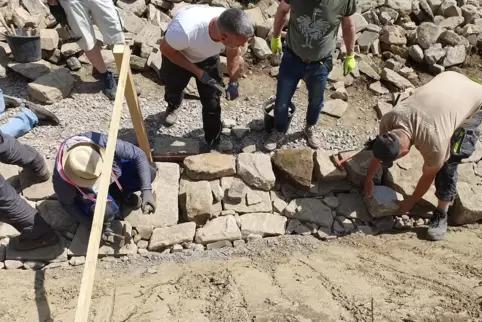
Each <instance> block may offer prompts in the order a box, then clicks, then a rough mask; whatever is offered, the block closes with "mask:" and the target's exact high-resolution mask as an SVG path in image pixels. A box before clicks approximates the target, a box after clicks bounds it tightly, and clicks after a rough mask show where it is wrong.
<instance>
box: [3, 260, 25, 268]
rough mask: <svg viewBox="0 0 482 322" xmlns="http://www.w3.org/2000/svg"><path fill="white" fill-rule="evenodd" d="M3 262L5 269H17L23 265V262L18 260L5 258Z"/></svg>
mask: <svg viewBox="0 0 482 322" xmlns="http://www.w3.org/2000/svg"><path fill="white" fill-rule="evenodd" d="M4 264H5V268H6V269H19V268H22V267H23V262H22V261H19V260H6V261H5V263H4Z"/></svg>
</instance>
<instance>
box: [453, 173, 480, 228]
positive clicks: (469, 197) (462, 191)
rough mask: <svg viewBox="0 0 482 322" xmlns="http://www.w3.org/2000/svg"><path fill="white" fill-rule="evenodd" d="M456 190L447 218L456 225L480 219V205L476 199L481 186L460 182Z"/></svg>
mask: <svg viewBox="0 0 482 322" xmlns="http://www.w3.org/2000/svg"><path fill="white" fill-rule="evenodd" d="M457 191H458V195H457V198H456V201H455V203H454V206H453V208H452V209H451V210H450V216H449V220H450V221H451V222H452V223H453V224H456V225H465V224H471V223H475V222H477V221H478V220H480V219H482V207H481V204H480V202H479V200H477V199H478V197H479V196H480V195H479V193H481V192H482V186H476V185H471V184H468V183H466V182H460V183H459V184H458V186H457ZM479 199H480V198H479Z"/></svg>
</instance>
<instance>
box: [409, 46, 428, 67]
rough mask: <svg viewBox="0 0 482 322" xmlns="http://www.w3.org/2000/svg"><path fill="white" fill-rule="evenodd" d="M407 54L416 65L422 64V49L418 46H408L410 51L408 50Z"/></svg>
mask: <svg viewBox="0 0 482 322" xmlns="http://www.w3.org/2000/svg"><path fill="white" fill-rule="evenodd" d="M408 54H409V55H410V57H411V58H412V59H413V60H414V61H416V62H417V63H422V62H423V57H424V56H423V49H422V48H421V47H420V46H419V45H413V46H410V49H409V50H408Z"/></svg>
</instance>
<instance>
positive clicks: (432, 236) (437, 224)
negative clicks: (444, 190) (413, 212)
mask: <svg viewBox="0 0 482 322" xmlns="http://www.w3.org/2000/svg"><path fill="white" fill-rule="evenodd" d="M446 233H447V214H446V213H442V212H440V211H438V210H435V211H434V213H433V217H432V219H431V220H430V223H429V225H428V230H427V240H433V241H437V240H442V239H443V238H444V237H445V234H446Z"/></svg>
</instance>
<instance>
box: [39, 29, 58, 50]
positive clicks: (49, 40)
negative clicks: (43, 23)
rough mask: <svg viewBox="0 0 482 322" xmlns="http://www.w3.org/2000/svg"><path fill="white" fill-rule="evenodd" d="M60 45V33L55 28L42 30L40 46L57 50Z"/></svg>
mask: <svg viewBox="0 0 482 322" xmlns="http://www.w3.org/2000/svg"><path fill="white" fill-rule="evenodd" d="M58 45H59V33H58V32H57V30H55V29H42V30H40V46H41V48H42V50H48V51H50V50H55V49H57V46H58Z"/></svg>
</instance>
